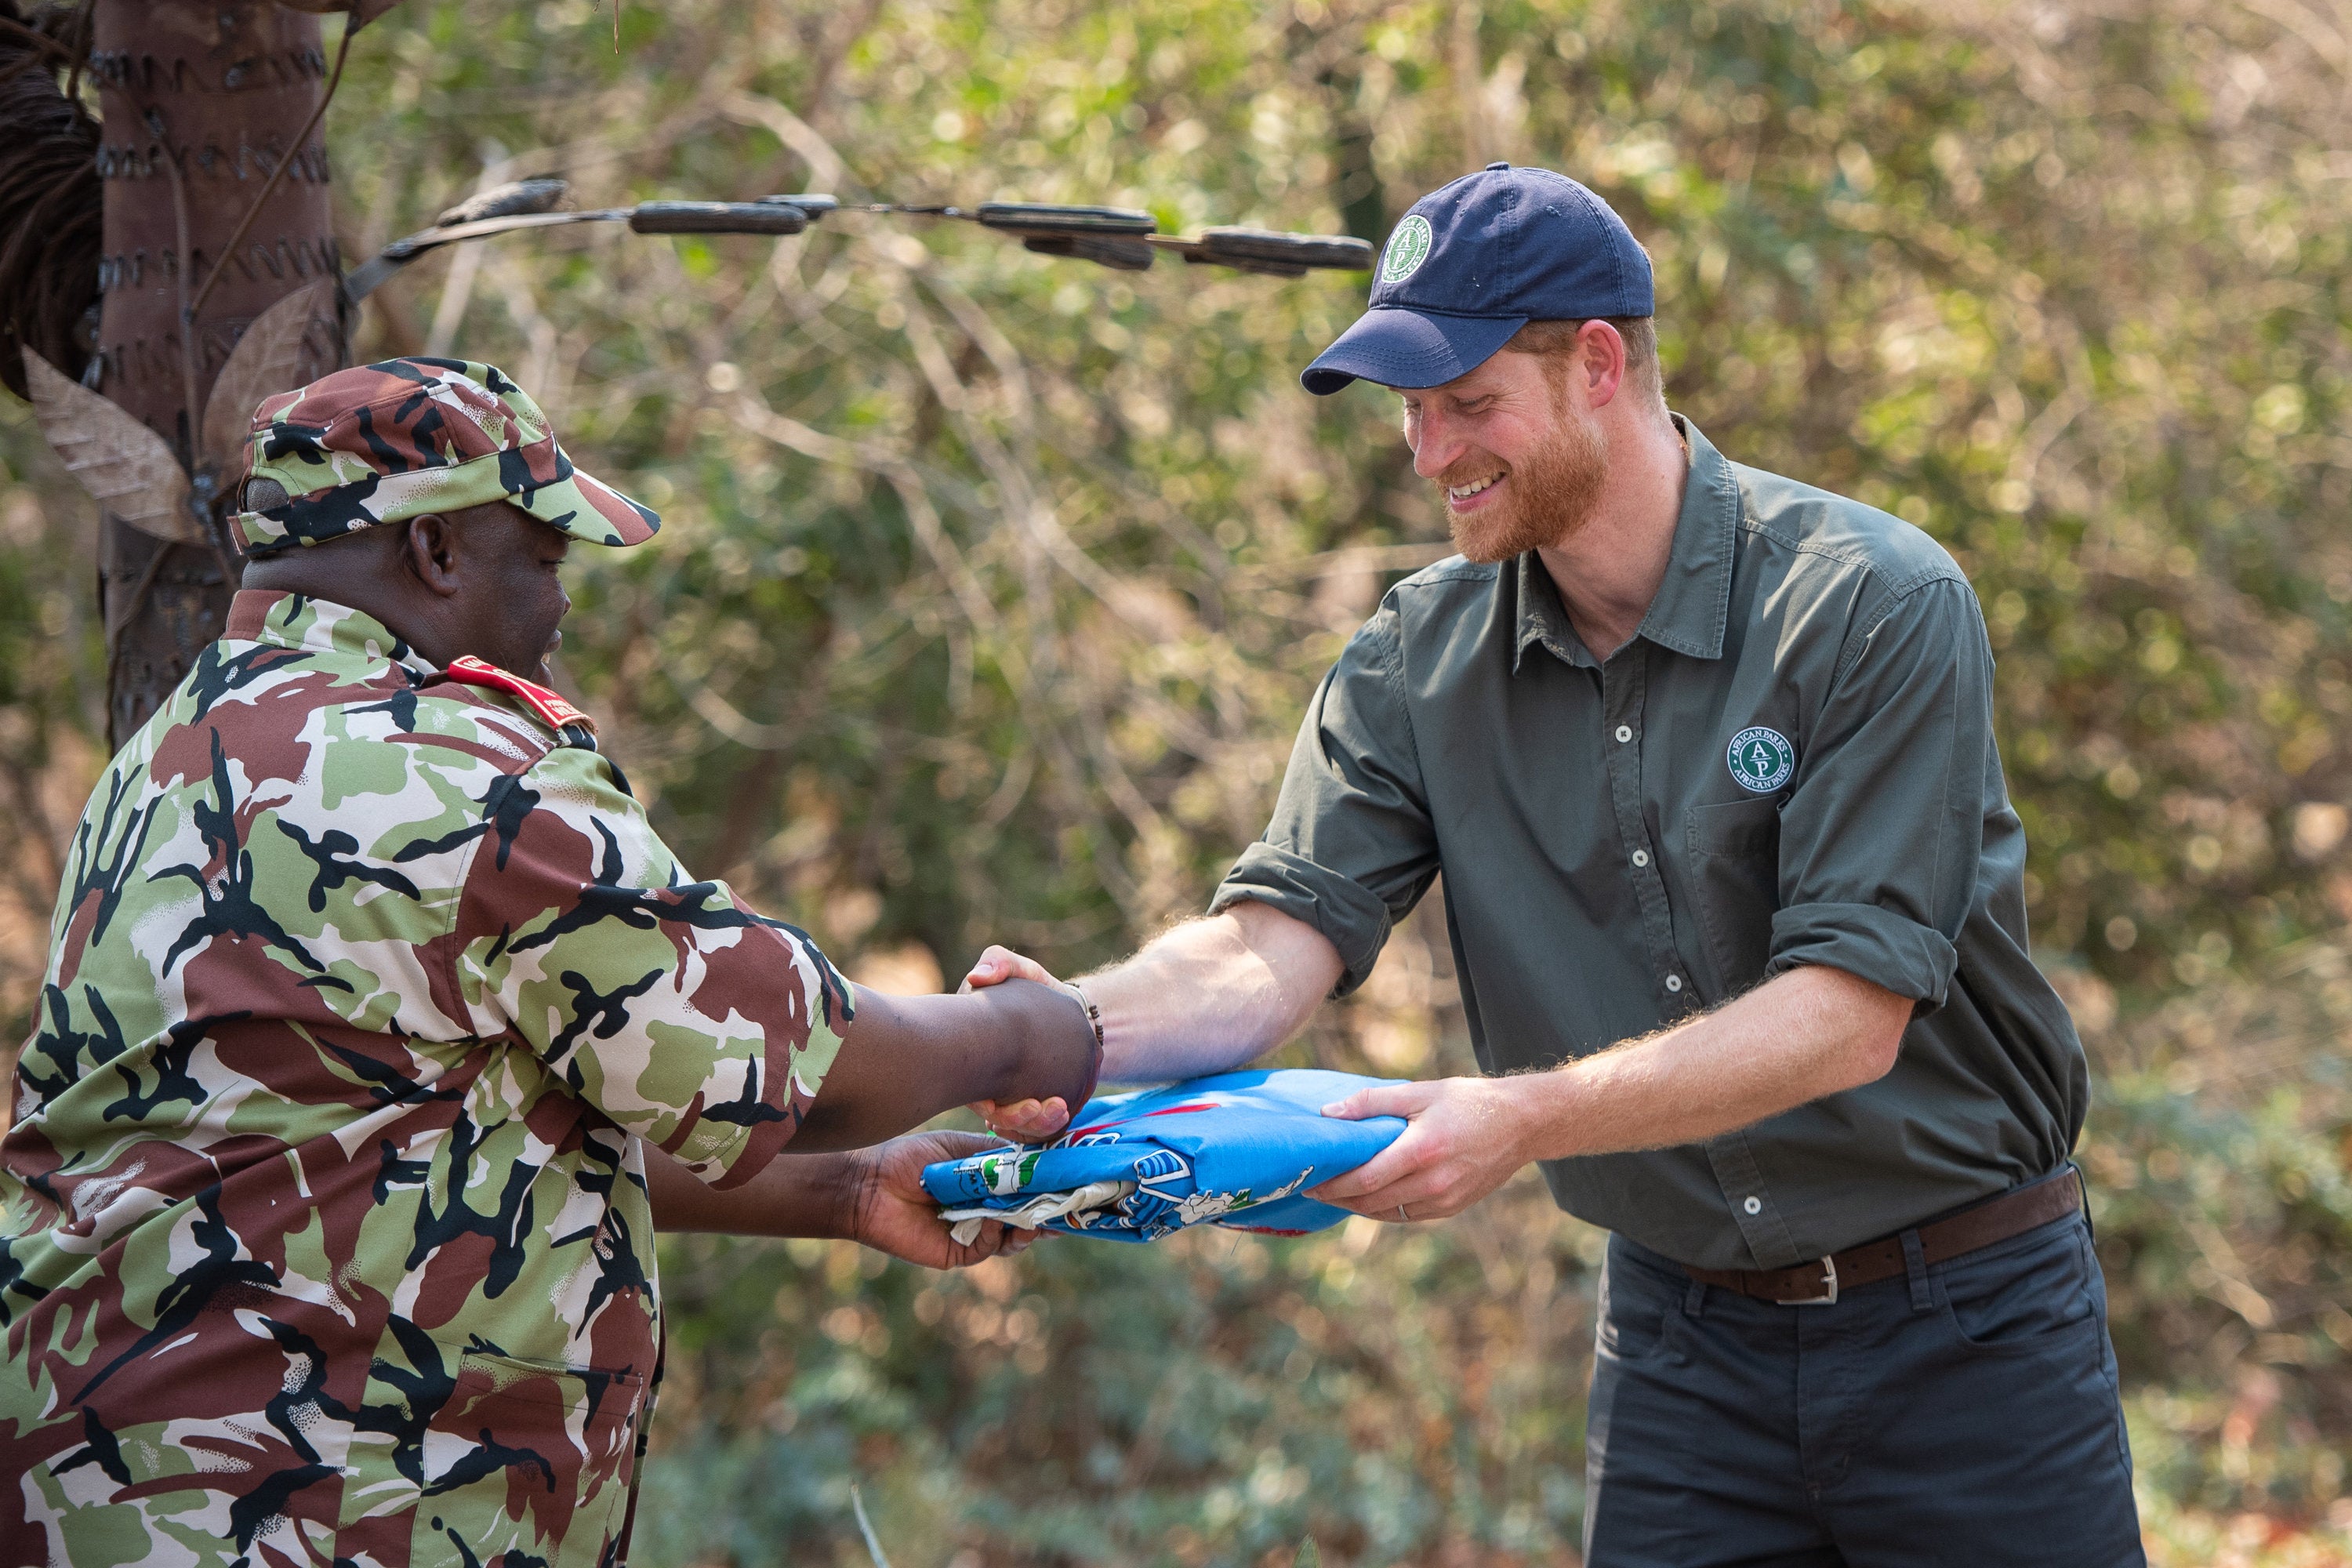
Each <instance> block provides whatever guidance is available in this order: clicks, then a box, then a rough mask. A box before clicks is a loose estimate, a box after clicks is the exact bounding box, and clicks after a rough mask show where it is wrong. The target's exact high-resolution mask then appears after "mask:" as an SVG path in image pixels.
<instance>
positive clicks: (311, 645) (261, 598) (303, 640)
mask: <svg viewBox="0 0 2352 1568" xmlns="http://www.w3.org/2000/svg"><path fill="white" fill-rule="evenodd" d="M222 635H223V636H224V637H227V638H229V639H230V640H232V641H236V642H257V643H266V644H268V645H269V646H270V647H294V648H303V649H307V650H308V651H310V652H312V653H337V654H342V655H344V656H346V657H348V658H362V659H366V660H368V661H369V662H371V663H373V662H376V661H378V660H384V661H388V662H390V663H393V664H396V665H398V666H400V667H401V668H403V669H404V670H406V671H408V673H409V674H410V675H411V676H413V677H415V679H419V680H422V679H425V677H427V676H430V675H434V674H436V673H438V667H437V666H436V665H435V664H433V662H432V661H431V660H429V659H427V658H424V657H423V656H422V655H420V654H419V653H417V651H416V650H415V648H412V647H409V646H408V644H407V643H406V642H404V641H403V640H402V639H401V638H400V637H397V636H395V635H394V633H393V631H392V630H391V628H390V627H388V626H385V625H384V624H383V622H382V621H379V620H377V619H376V618H375V617H374V616H371V615H369V614H367V613H366V612H365V611H362V610H354V609H352V608H351V607H349V606H348V605H338V604H333V603H331V602H330V601H328V600H325V599H320V598H313V597H311V596H310V595H307V594H289V593H286V592H283V591H282V590H279V589H275V588H240V589H238V590H237V593H236V598H235V599H234V600H232V601H231V602H230V604H229V612H228V625H227V626H226V629H225V630H224V632H223V633H222Z"/></svg>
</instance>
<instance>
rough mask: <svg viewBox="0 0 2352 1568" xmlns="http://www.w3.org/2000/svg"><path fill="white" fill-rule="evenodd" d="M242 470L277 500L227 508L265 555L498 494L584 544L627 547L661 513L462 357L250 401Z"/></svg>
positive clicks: (492, 375)
mask: <svg viewBox="0 0 2352 1568" xmlns="http://www.w3.org/2000/svg"><path fill="white" fill-rule="evenodd" d="M247 444H248V447H249V450H248V453H247V475H248V477H250V478H252V479H270V480H274V481H276V482H277V483H278V485H279V486H280V487H282V488H283V489H285V491H286V494H287V497H288V499H287V500H286V501H285V503H284V504H283V505H279V506H272V507H266V508H263V509H262V510H257V511H241V512H239V513H237V514H236V529H237V534H238V536H239V537H240V538H242V539H243V540H244V541H245V546H246V550H247V553H248V554H253V555H268V554H273V553H276V552H279V551H283V550H286V549H289V548H291V547H292V546H294V545H298V544H318V543H320V542H324V541H327V540H331V539H340V538H341V537H342V536H343V535H344V534H346V533H350V532H352V531H354V530H357V529H362V528H372V527H373V526H375V525H376V524H377V523H383V522H397V521H401V520H402V519H404V518H411V517H421V516H423V515H424V514H425V513H426V512H429V511H458V510H464V509H465V508H467V507H469V506H479V505H481V504H482V503H483V502H485V501H494V500H508V501H511V502H513V503H514V504H515V505H516V506H519V507H520V508H521V509H522V510H525V511H527V512H529V513H530V515H531V516H533V517H535V518H537V519H539V520H540V521H541V522H544V523H547V524H549V525H550V526H551V527H554V528H557V529H560V530H562V531H563V532H565V533H568V534H570V535H572V537H573V538H574V539H578V540H581V541H583V542H586V543H589V544H640V543H643V542H645V541H646V540H648V539H650V538H652V537H653V536H654V533H655V532H656V531H657V530H658V529H659V528H660V527H661V519H660V517H659V516H657V515H656V513H655V512H653V511H652V510H650V509H648V508H646V507H643V506H640V505H638V504H637V503H636V502H635V501H633V500H630V499H629V498H628V497H626V496H625V495H623V494H622V493H621V492H620V491H618V490H616V489H614V488H613V487H612V486H610V485H608V484H605V483H604V481H603V480H601V479H594V478H592V477H591V476H590V475H588V474H585V473H583V472H582V471H581V470H579V469H578V468H573V467H572V459H571V458H570V457H568V456H566V455H565V453H564V450H563V448H562V446H561V445H559V444H558V443H557V441H556V439H555V430H554V427H553V426H551V425H550V424H549V423H548V418H547V416H546V415H545V414H544V413H542V412H541V409H540V406H539V405H538V404H537V403H536V402H534V401H532V399H531V395H530V394H529V393H527V392H525V391H524V390H523V389H522V388H521V387H520V386H517V385H516V384H514V383H513V382H511V381H509V380H508V379H507V377H506V376H505V375H504V374H501V373H500V372H499V368H498V367H497V366H496V365H490V364H483V363H478V362H476V361H472V360H454V359H426V358H423V357H421V356H418V357H412V358H407V359H388V360H380V361H378V362H377V363H374V364H362V365H354V366H352V367H351V368H350V369H347V370H339V371H336V372H335V373H334V374H331V375H324V376H320V378H319V379H318V380H317V381H314V382H312V383H310V385H308V386H303V387H298V388H296V389H295V390H294V391H292V392H281V393H278V394H276V395H273V396H270V397H265V398H263V399H262V400H261V404H260V406H259V407H257V408H256V409H255V410H254V414H253V428H252V431H251V433H250V435H249V436H248V437H247Z"/></svg>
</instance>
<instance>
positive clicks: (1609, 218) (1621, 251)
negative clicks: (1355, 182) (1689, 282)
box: [1298, 163, 1654, 397]
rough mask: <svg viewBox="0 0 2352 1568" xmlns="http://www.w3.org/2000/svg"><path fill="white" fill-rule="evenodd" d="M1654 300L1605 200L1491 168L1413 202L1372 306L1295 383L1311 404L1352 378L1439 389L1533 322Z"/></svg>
mask: <svg viewBox="0 0 2352 1568" xmlns="http://www.w3.org/2000/svg"><path fill="white" fill-rule="evenodd" d="M1653 303H1654V297H1653V292H1652V288H1651V281H1650V258H1649V257H1648V255H1646V254H1645V253H1644V252H1643V249H1642V247H1641V246H1639V245H1638V244H1636V243H1634V239H1633V231H1632V230H1631V229H1628V228H1627V227H1626V226H1625V222H1624V220H1623V219H1622V218H1621V217H1619V216H1617V215H1616V214H1615V213H1613V212H1612V211H1611V210H1610V209H1609V204H1608V203H1607V202H1604V201H1602V200H1601V198H1600V197H1599V196H1596V195H1593V194H1592V193H1591V191H1588V190H1586V189H1585V188H1584V187H1583V186H1582V185H1580V184H1577V183H1576V182H1575V181H1574V180H1571V179H1570V178H1569V177H1568V176H1567V175H1565V174H1553V173H1552V172H1551V171H1550V170H1549V169H1515V168H1513V167H1512V166H1511V165H1510V164H1508V163H1489V164H1487V165H1486V167H1485V168H1484V169H1482V170H1480V171H1479V172H1478V173H1477V174H1465V175H1463V176H1462V178H1460V179H1458V180H1456V181H1454V183H1453V184H1450V185H1447V186H1445V187H1444V189H1443V190H1438V191H1433V192H1431V193H1430V194H1429V195H1425V196H1423V197H1422V198H1421V200H1419V201H1417V202H1415V203H1413V204H1412V211H1411V212H1409V213H1407V214H1405V216H1404V221H1403V222H1402V223H1400V224H1398V225H1397V226H1396V227H1395V229H1394V230H1393V231H1391V234H1390V235H1389V243H1388V246H1387V247H1386V248H1385V249H1383V250H1382V251H1381V265H1380V269H1379V270H1378V271H1377V272H1375V273H1374V274H1373V275H1372V298H1371V303H1370V308H1369V309H1367V310H1365V311H1364V313H1363V315H1362V316H1360V317H1359V318H1358V319H1357V321H1356V324H1355V325H1354V326H1352V327H1349V329H1348V330H1347V331H1344V332H1342V333H1340V334H1339V342H1335V343H1333V344H1332V345H1331V346H1330V347H1329V348H1328V349H1325V350H1324V351H1323V352H1322V353H1320V354H1318V356H1316V360H1315V363H1313V364H1310V365H1308V366H1307V369H1306V370H1305V371H1304V372H1303V373H1302V374H1300V375H1299V377H1298V381H1299V384H1300V385H1302V386H1304V387H1306V388H1307V391H1309V392H1311V393H1313V394H1315V395H1317V396H1318V397H1325V396H1328V395H1330V394H1332V393H1335V392H1337V391H1339V389H1340V388H1341V387H1343V386H1345V385H1347V384H1349V382H1351V381H1354V380H1355V379H1356V378H1357V377H1359V376H1361V377H1362V378H1363V379H1364V380H1366V381H1377V382H1379V383H1380V384H1381V385H1383V386H1437V385H1440V384H1444V383H1445V382H1449V381H1452V380H1453V379H1454V377H1455V376H1457V375H1467V374H1470V373H1471V372H1472V371H1474V370H1475V369H1477V368H1478V367H1479V366H1480V365H1482V364H1484V363H1486V360H1487V359H1488V358H1489V357H1490V356H1492V355H1493V353H1495V351H1496V350H1497V349H1499V348H1501V347H1502V346H1503V345H1504V344H1505V343H1507V342H1510V341H1511V334H1512V333H1514V332H1516V331H1518V330H1519V329H1520V328H1521V327H1524V326H1526V325H1527V324H1528V322H1529V321H1589V320H1590V319H1591V318H1592V317H1594V316H1646V315H1649V314H1650V313H1651V310H1652V306H1653Z"/></svg>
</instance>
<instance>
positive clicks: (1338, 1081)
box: [923, 1068, 1404, 1241]
mask: <svg viewBox="0 0 2352 1568" xmlns="http://www.w3.org/2000/svg"><path fill="white" fill-rule="evenodd" d="M1401 1081H1402V1079H1386V1078H1362V1077H1359V1076H1358V1075H1357V1074H1354V1073H1345V1072H1323V1071H1320V1070H1318V1069H1314V1068H1281V1069H1276V1070H1273V1071H1256V1072H1229V1073H1219V1074H1217V1075H1216V1076H1214V1077H1212V1078H1196V1079H1192V1080H1190V1081H1189V1082H1185V1083H1178V1084H1171V1085H1169V1086H1168V1087H1166V1088H1164V1089H1144V1090H1141V1091H1139V1092H1136V1093H1132V1094H1114V1095H1104V1096H1100V1097H1098V1098H1097V1099H1094V1100H1088V1101H1087V1105H1086V1108H1085V1109H1084V1110H1080V1111H1079V1112H1078V1114H1077V1115H1076V1116H1075V1117H1073V1118H1072V1119H1071V1121H1070V1130H1069V1131H1067V1132H1065V1133H1064V1134H1062V1136H1061V1137H1059V1138H1057V1139H1055V1141H1054V1142H1051V1143H1046V1144H1042V1145H1034V1146H1028V1147H1024V1146H1022V1145H1019V1144H1007V1145H1005V1146H1004V1147H1003V1148H1002V1149H991V1150H988V1151H985V1152H982V1153H978V1154H971V1155H967V1156H966V1157H965V1158H963V1159H961V1160H944V1161H941V1162H940V1163H938V1164H935V1165H926V1166H925V1167H924V1168H923V1190H924V1191H926V1192H928V1193H929V1194H931V1196H932V1197H933V1198H935V1199H937V1200H938V1201H939V1203H940V1207H941V1208H942V1209H945V1210H948V1211H950V1217H952V1216H953V1215H954V1214H955V1213H958V1212H961V1213H964V1214H970V1213H971V1212H972V1211H974V1210H980V1209H986V1210H990V1211H992V1212H995V1211H1010V1210H1015V1209H1027V1208H1029V1206H1030V1205H1036V1204H1039V1203H1040V1200H1043V1199H1046V1198H1050V1197H1052V1196H1053V1195H1054V1194H1073V1193H1076V1192H1078V1191H1079V1190H1080V1189H1082V1188H1087V1187H1090V1186H1093V1185H1094V1184H1097V1183H1105V1184H1120V1185H1124V1184H1130V1183H1131V1184H1132V1187H1131V1188H1130V1189H1129V1190H1127V1191H1126V1192H1125V1193H1124V1194H1122V1195H1120V1196H1118V1198H1117V1200H1116V1201H1115V1202H1109V1203H1107V1204H1106V1205H1105V1206H1098V1207H1090V1208H1087V1209H1083V1210H1081V1211H1079V1212H1076V1213H1072V1214H1069V1215H1065V1216H1061V1217H1055V1218H1051V1219H1046V1220H1045V1221H1043V1222H1042V1225H1041V1226H1040V1228H1044V1229H1048V1230H1059V1231H1064V1232H1066V1233H1068V1234H1070V1235H1074V1236H1099V1237H1108V1238H1109V1239H1111V1240H1114V1241H1155V1240H1157V1239H1159V1238H1160V1237H1163V1236H1166V1235H1167V1234H1169V1233H1170V1232H1171V1231H1175V1230H1181V1229H1183V1228H1184V1227H1185V1226H1193V1225H1202V1224H1209V1225H1222V1226H1228V1227H1230V1228H1233V1229H1235V1230H1255V1231H1262V1232H1267V1233H1270V1234H1273V1235H1277V1236H1303V1235H1305V1234H1307V1232H1308V1231H1315V1230H1322V1229H1325V1228H1326V1227H1328V1226H1334V1225H1337V1224H1339V1222H1340V1221H1341V1220H1343V1219H1345V1218H1347V1217H1348V1211H1347V1210H1345V1209H1341V1208H1334V1207H1333V1206H1332V1205H1329V1204H1323V1203H1318V1202H1316V1201H1315V1200H1314V1199H1312V1198H1307V1197H1301V1196H1299V1195H1298V1194H1299V1193H1301V1192H1302V1191H1303V1190H1305V1189H1306V1188H1307V1187H1311V1186H1315V1185H1317V1184H1320V1183H1323V1182H1327V1181H1329V1180H1330V1179H1331V1178H1332V1177H1334V1176H1338V1175H1343V1174H1345V1173H1348V1172H1349V1171H1352V1170H1354V1169H1355V1168H1356V1167H1357V1166H1359V1165H1360V1164H1362V1163H1364V1162H1365V1161H1367V1160H1370V1158H1371V1157H1372V1156H1373V1155H1375V1154H1377V1153H1379V1152H1381V1150H1383V1149H1385V1148H1387V1147H1388V1146H1389V1145H1390V1144H1391V1142H1395V1141H1396V1137H1397V1135H1398V1134H1399V1133H1401V1132H1402V1131H1404V1119H1403V1118H1402V1117H1399V1116H1375V1117H1370V1118H1368V1119H1366V1120H1364V1121H1341V1120H1339V1119H1338V1118H1335V1117H1328V1116H1325V1115H1324V1114H1322V1111H1323V1108H1324V1107H1325V1106H1327V1105H1328V1104H1330V1103H1332V1102H1333V1101H1334V1100H1345V1099H1346V1098H1347V1097H1348V1096H1349V1095H1351V1094H1353V1093H1355V1092H1356V1091H1357V1090H1358V1089H1374V1088H1378V1087H1381V1086H1382V1085H1386V1084H1393V1083H1398V1082H1401ZM1108 1190H1109V1189H1098V1191H1104V1192H1107V1191H1108ZM1094 1201H1096V1202H1102V1200H1101V1199H1100V1198H1099V1197H1098V1198H1097V1199H1096V1200H1094ZM1047 1206H1051V1205H1047ZM1033 1212H1034V1211H1033Z"/></svg>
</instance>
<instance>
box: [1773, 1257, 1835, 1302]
mask: <svg viewBox="0 0 2352 1568" xmlns="http://www.w3.org/2000/svg"><path fill="white" fill-rule="evenodd" d="M1822 1284H1824V1285H1826V1286H1828V1287H1829V1289H1827V1290H1825V1291H1824V1292H1822V1294H1821V1295H1819V1296H1807V1297H1805V1298H1804V1299H1803V1300H1797V1301H1783V1302H1781V1303H1780V1304H1781V1305H1782V1306H1784V1307H1834V1306H1836V1305H1837V1299H1838V1277H1837V1259H1836V1258H1822Z"/></svg>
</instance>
